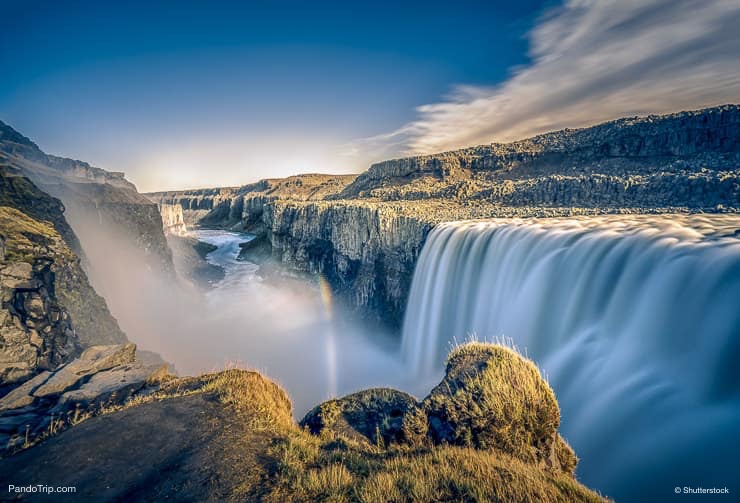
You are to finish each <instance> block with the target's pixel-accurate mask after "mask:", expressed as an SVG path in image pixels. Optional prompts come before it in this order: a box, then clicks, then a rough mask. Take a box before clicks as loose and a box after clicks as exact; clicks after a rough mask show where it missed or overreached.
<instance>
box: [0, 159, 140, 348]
mask: <svg viewBox="0 0 740 503" xmlns="http://www.w3.org/2000/svg"><path fill="white" fill-rule="evenodd" d="M0 188H2V189H3V190H2V191H0V209H1V210H2V212H0V216H1V217H2V219H0V235H2V236H3V241H4V246H3V248H4V252H5V254H4V258H3V264H5V265H7V266H8V267H11V266H12V267H11V269H12V270H14V271H18V270H22V271H23V274H24V275H25V276H23V277H26V276H28V274H31V276H30V277H28V278H27V283H26V284H28V285H30V284H34V285H36V286H35V287H33V288H31V290H33V291H35V292H36V293H28V295H30V296H31V297H32V298H34V299H41V300H42V301H43V302H42V304H43V305H44V306H46V308H45V312H46V311H48V313H49V316H51V318H49V320H50V321H49V323H47V324H42V325H41V327H40V328H41V330H42V332H43V330H46V329H47V326H52V328H53V327H54V326H55V325H54V324H55V323H57V321H58V318H57V314H54V313H56V312H57V309H56V308H53V309H52V308H51V307H49V306H51V305H52V304H55V303H56V304H58V305H59V306H60V309H61V310H60V311H59V313H58V314H59V316H61V318H62V319H64V317H65V316H66V315H65V314H64V313H68V314H69V315H70V316H71V317H72V319H73V320H74V332H75V334H76V337H77V338H78V340H79V342H80V344H81V345H82V346H88V345H92V344H116V343H121V342H126V341H127V339H126V336H125V335H124V334H123V332H122V331H121V329H120V328H119V327H118V323H117V322H116V320H115V318H113V316H111V314H110V311H109V310H108V307H107V305H106V303H105V300H104V299H103V298H102V297H100V296H99V295H98V294H97V293H96V292H95V290H94V289H93V288H92V286H91V285H90V282H89V281H88V278H87V275H86V274H85V272H84V271H83V269H82V266H81V261H80V258H79V255H78V254H77V253H76V252H75V249H74V248H75V247H79V243H78V241H77V238H76V236H75V234H74V232H72V229H70V228H69V225H67V223H66V221H65V220H64V214H63V209H64V207H63V206H62V204H61V203H60V202H59V200H58V199H55V198H53V197H51V196H49V195H48V194H46V193H44V192H42V191H40V190H38V188H36V187H35V186H34V185H33V184H32V183H31V182H30V181H29V180H28V179H26V178H23V177H19V176H13V175H8V174H7V173H6V172H4V171H2V170H0ZM14 264H15V265H14ZM29 267H30V268H29ZM19 268H20V269H19ZM9 270H10V269H9ZM29 271H30V273H29ZM23 281H26V280H25V279H24V280H23ZM7 288H8V290H7V291H6V296H7V297H8V299H5V298H4V299H3V302H11V304H12V301H11V300H10V298H11V297H12V298H15V297H14V296H16V297H17V296H19V295H20V297H24V298H25V297H27V295H26V294H25V293H23V292H16V291H15V290H16V288H15V287H12V288H11V287H10V286H8V287H7ZM29 292H30V290H29ZM46 297H48V299H47V298H46ZM34 302H35V303H36V304H38V302H36V301H34ZM11 304H8V305H11ZM36 304H34V305H36ZM4 305H5V304H4ZM47 308H48V309H47ZM49 309H50V311H49ZM37 315H40V314H39V313H35V314H34V316H37ZM44 316H45V315H44ZM42 317H43V316H42ZM16 318H17V317H16ZM19 319H21V321H22V323H21V324H24V323H26V322H25V321H24V318H23V316H21V318H19ZM25 319H31V318H25ZM33 323H36V322H33ZM26 325H28V324H27V323H26ZM60 327H61V325H60ZM60 330H61V328H60ZM62 331H63V330H62ZM60 340H61V339H60Z"/></svg>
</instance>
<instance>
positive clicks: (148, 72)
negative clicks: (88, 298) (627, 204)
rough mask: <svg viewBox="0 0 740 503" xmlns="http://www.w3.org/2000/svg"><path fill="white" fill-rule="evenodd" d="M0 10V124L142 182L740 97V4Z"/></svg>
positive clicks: (508, 134) (191, 184)
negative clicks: (0, 11) (1, 122)
mask: <svg viewBox="0 0 740 503" xmlns="http://www.w3.org/2000/svg"><path fill="white" fill-rule="evenodd" d="M0 4H2V5H0V7H1V9H0V10H2V12H3V15H2V17H0V68H1V69H2V72H3V76H2V78H1V79H0V120H3V121H4V122H6V123H8V124H10V125H11V126H13V127H14V128H15V129H17V130H18V131H19V132H21V133H23V134H24V135H26V136H28V137H30V138H31V139H32V140H34V141H35V142H36V143H37V144H38V145H39V146H40V147H41V148H42V149H43V150H44V151H46V152H48V153H53V154H56V155H62V156H66V157H73V158H77V159H82V160H84V161H87V162H89V163H91V164H93V165H96V166H99V167H102V168H104V169H108V170H111V171H123V172H125V173H126V175H127V177H128V178H129V179H130V180H132V181H133V182H134V183H136V184H137V186H138V187H139V189H140V190H141V191H154V190H173V189H184V188H196V187H209V186H225V185H240V184H244V183H248V182H252V181H255V180H258V179H260V178H266V177H278V176H288V175H292V174H297V173H302V172H331V173H356V172H360V171H362V170H364V169H366V168H367V167H368V166H369V164H370V163H371V162H374V161H379V160H383V159H386V158H391V157H399V156H403V155H410V154H418V153H431V152H436V151H442V150H448V149H453V148H458V147H463V146H469V145H475V144H482V143H489V142H492V141H510V140H514V139H518V138H523V137H526V136H531V135H532V134H536V133H540V132H545V131H548V130H552V129H557V128H562V127H579V126H585V125H589V124H594V123H597V122H601V121H604V120H608V119H612V118H617V117H622V116H629V115H642V114H647V113H665V112H673V111H678V110H685V109H695V108H701V107H704V106H711V105H716V104H721V103H737V102H739V101H740V65H738V64H737V61H738V55H740V31H739V30H737V29H736V26H740V2H739V1H737V0H700V1H694V0H643V1H640V2H635V1H630V0H614V1H611V0H601V1H588V0H568V1H566V2H565V3H561V2H560V1H558V0H547V1H541V0H518V1H516V2H509V1H506V2H495V1H486V2H484V1H478V2H473V1H464V0H458V1H455V2H436V1H426V2H405V1H396V2H388V3H382V2H369V3H366V2H359V1H358V2H291V1H267V0H263V1H253V2H238V3H237V2H233V3H230V2H217V1H214V2H188V1H180V2H156V1H149V2H137V1H131V2H126V3H124V2H117V3H116V4H118V5H112V3H107V2H34V3H33V4H32V3H31V2H25V1H22V0H20V1H15V0H0ZM106 4H108V5H106Z"/></svg>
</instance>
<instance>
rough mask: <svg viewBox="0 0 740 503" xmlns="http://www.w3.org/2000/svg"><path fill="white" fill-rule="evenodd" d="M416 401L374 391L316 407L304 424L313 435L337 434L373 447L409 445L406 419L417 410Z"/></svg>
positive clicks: (404, 395)
mask: <svg viewBox="0 0 740 503" xmlns="http://www.w3.org/2000/svg"><path fill="white" fill-rule="evenodd" d="M416 406H417V403H416V399H415V398H414V397H412V396H411V395H409V394H407V393H404V392H402V391H397V390H394V389H389V388H373V389H368V390H364V391H360V392H357V393H353V394H351V395H347V396H345V397H342V398H338V399H336V400H329V401H327V402H324V403H322V404H321V405H318V406H316V407H314V408H313V409H312V410H311V411H310V412H308V414H306V416H305V417H304V418H303V419H302V420H301V426H304V427H306V428H308V429H309V430H310V431H311V433H313V434H316V435H318V434H320V433H321V432H323V431H327V430H328V431H332V432H333V433H335V434H338V435H343V436H345V437H349V438H354V439H356V440H362V441H369V442H370V443H372V444H382V445H388V444H391V443H403V442H405V441H406V438H405V433H404V428H403V426H404V423H403V420H404V417H405V416H407V415H408V414H410V413H411V412H412V411H413V410H414V409H416Z"/></svg>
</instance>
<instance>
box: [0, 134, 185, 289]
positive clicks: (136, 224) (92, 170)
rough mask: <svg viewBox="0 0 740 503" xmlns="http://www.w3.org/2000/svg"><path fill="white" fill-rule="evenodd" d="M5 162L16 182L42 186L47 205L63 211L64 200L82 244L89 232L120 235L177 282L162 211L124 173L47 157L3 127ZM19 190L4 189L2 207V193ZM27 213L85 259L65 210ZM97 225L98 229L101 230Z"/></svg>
mask: <svg viewBox="0 0 740 503" xmlns="http://www.w3.org/2000/svg"><path fill="white" fill-rule="evenodd" d="M0 161H1V163H2V164H3V168H2V169H3V171H4V172H7V173H8V174H12V175H14V178H13V179H12V180H13V181H15V180H18V179H19V178H22V177H26V178H27V179H28V180H30V181H32V182H33V184H34V185H35V186H36V187H38V189H35V191H36V192H41V191H43V192H42V194H43V197H42V200H52V201H54V202H55V203H56V205H57V206H61V203H60V201H62V202H63V203H64V207H66V220H67V221H69V223H70V224H71V225H72V227H74V228H75V229H76V231H77V234H78V236H79V238H80V239H81V240H83V241H85V240H86V239H89V238H88V237H86V236H85V235H83V232H82V230H83V229H90V232H91V233H92V234H93V236H95V235H97V233H99V232H102V231H106V232H111V230H114V231H115V234H117V235H119V236H120V237H122V238H124V239H127V240H129V241H130V242H131V243H134V244H135V245H136V246H137V247H138V249H139V250H140V252H141V253H142V255H143V257H144V260H145V261H146V265H148V266H150V267H152V268H153V269H156V270H158V271H162V272H163V273H165V274H171V275H173V277H174V266H173V264H172V255H171V252H170V250H169V248H168V246H167V240H166V239H165V236H164V231H163V227H162V219H161V217H160V213H159V209H158V208H157V205H156V204H155V203H153V202H152V201H151V200H149V199H148V198H146V197H145V196H143V195H141V194H139V192H138V191H137V190H136V187H135V186H134V184H132V183H131V182H129V181H128V180H126V179H125V178H124V176H123V173H115V172H109V171H106V170H103V169H100V168H96V167H94V166H90V165H89V164H87V163H85V162H82V161H77V160H74V159H65V158H61V157H56V156H53V155H49V154H46V153H44V152H43V151H41V149H39V148H38V146H37V145H36V144H35V143H33V142H32V141H31V140H29V139H28V138H26V137H24V136H23V135H21V134H20V133H18V132H17V131H15V130H13V128H11V127H10V126H8V125H6V124H4V123H2V122H0ZM11 172H12V173H11ZM18 175H21V177H19V176H18ZM15 188H16V187H10V186H9V185H8V184H0V204H7V203H6V202H5V201H4V200H3V199H4V197H3V196H4V195H5V194H3V193H2V192H5V191H6V190H7V189H15ZM39 189H41V190H39ZM18 195H27V194H25V192H24V191H18V190H15V192H14V197H13V203H14V204H11V206H13V207H19V206H18V204H15V203H17V202H18V200H19V197H17V196H18ZM49 196H52V197H49ZM29 206H30V207H35V206H37V203H35V202H33V201H32V204H31V205H29ZM21 209H22V208H21ZM22 210H23V211H24V212H26V213H27V214H28V215H30V216H32V217H33V218H39V217H42V218H43V219H45V220H49V221H51V222H53V223H54V224H55V227H57V231H58V232H59V233H60V234H61V235H62V236H63V237H64V238H65V241H66V242H67V244H68V246H70V248H71V249H72V250H73V251H74V252H75V253H77V254H78V255H79V256H82V255H81V248H80V247H79V245H78V244H77V245H75V243H73V242H72V240H74V241H76V239H77V238H76V237H73V233H71V230H70V232H69V233H67V232H65V229H63V228H62V227H66V228H67V229H69V225H67V222H66V221H65V217H64V216H62V211H63V209H62V210H59V209H57V210H56V211H47V210H46V207H44V211H43V213H44V214H49V213H55V214H56V218H55V219H53V220H52V219H51V218H48V217H44V216H43V215H39V214H36V213H34V212H33V211H31V210H29V209H28V208H26V209H25V210H24V209H22ZM62 222H63V223H62ZM58 223H59V224H60V225H57V224H58ZM96 226H97V227H98V229H95V227H96Z"/></svg>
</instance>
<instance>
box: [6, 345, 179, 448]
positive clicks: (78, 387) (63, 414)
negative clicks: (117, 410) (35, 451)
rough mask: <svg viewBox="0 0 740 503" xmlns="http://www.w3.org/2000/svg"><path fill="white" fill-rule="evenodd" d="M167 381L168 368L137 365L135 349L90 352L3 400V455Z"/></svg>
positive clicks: (95, 348)
mask: <svg viewBox="0 0 740 503" xmlns="http://www.w3.org/2000/svg"><path fill="white" fill-rule="evenodd" d="M168 378H169V377H168V372H167V366H166V365H164V366H162V365H158V364H154V365H152V364H146V363H143V362H141V361H138V360H137V359H136V346H135V345H134V344H120V345H112V346H92V347H89V348H87V349H86V350H85V351H84V352H83V353H82V354H81V355H80V356H79V357H78V358H76V359H74V360H72V361H71V362H69V363H67V364H65V365H63V366H61V367H59V368H57V369H56V370H54V371H48V370H45V371H43V372H41V373H39V374H37V375H36V376H35V377H33V378H32V379H30V380H28V381H26V382H25V383H23V384H21V385H20V386H18V387H16V388H14V389H12V390H11V391H10V392H9V393H7V394H6V395H5V396H3V397H2V398H0V452H2V451H4V452H5V453H6V454H10V453H12V452H14V451H16V450H18V449H21V448H27V447H30V446H31V445H33V444H34V443H37V442H39V441H41V440H43V439H45V438H47V437H48V436H50V435H53V434H55V433H57V432H59V431H61V430H62V429H64V428H67V427H69V426H71V425H74V424H76V423H77V422H80V421H82V420H83V419H84V418H85V417H89V416H90V415H93V414H96V413H99V409H100V408H101V407H113V406H116V405H120V404H123V403H125V402H126V401H128V400H129V399H131V397H133V396H134V394H136V393H139V392H141V391H142V390H143V388H145V387H147V386H156V385H157V384H158V383H159V382H160V381H161V380H163V379H168Z"/></svg>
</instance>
